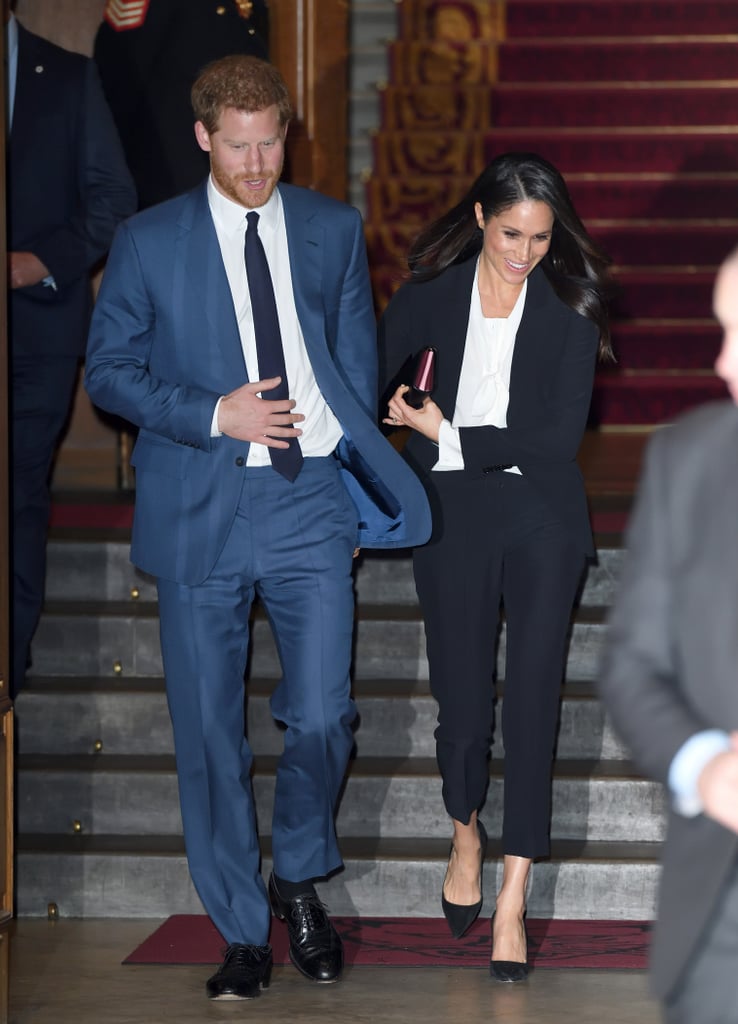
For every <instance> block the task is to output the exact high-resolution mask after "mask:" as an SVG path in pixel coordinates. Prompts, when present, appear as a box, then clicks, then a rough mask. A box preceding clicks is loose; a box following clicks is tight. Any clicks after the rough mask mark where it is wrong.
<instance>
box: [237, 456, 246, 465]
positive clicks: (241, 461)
mask: <svg viewBox="0 0 738 1024" xmlns="http://www.w3.org/2000/svg"><path fill="white" fill-rule="evenodd" d="M245 462H246V459H244V457H243V455H239V456H238V458H237V459H236V465H237V466H243V464H244V463H245Z"/></svg>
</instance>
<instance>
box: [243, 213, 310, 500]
mask: <svg viewBox="0 0 738 1024" xmlns="http://www.w3.org/2000/svg"><path fill="white" fill-rule="evenodd" d="M246 221H247V223H248V229H247V231H246V242H245V245H244V254H245V258H246V276H247V278H248V285H249V295H250V296H251V311H252V315H253V318H254V335H255V338H256V355H257V358H258V360H259V377H260V379H261V380H266V378H267V377H281V378H282V382H281V384H279V386H278V387H276V388H273V389H272V390H271V391H264V392H263V394H262V398H264V399H266V400H267V401H269V400H270V399H271V400H274V399H279V398H289V387H288V384H287V371H286V369H285V365H284V350H283V349H282V335H281V334H280V332H279V317H278V316H277V303H276V300H275V298H274V287H273V286H272V276H271V274H270V273H269V264H268V263H267V258H266V253H265V252H264V246H263V245H262V244H261V239H260V238H259V230H258V224H259V214H258V213H257V212H256V211H255V210H252V211H251V212H250V213H247V214H246ZM283 440H287V441H289V445H290V446H289V448H270V449H269V455H270V458H271V460H272V466H274V468H275V469H276V470H277V472H278V473H281V474H282V476H283V477H285V478H286V479H287V480H290V481H292V480H294V479H295V477H296V476H297V474H298V473H299V472H300V469H301V468H302V452H301V451H300V445H299V443H298V440H297V438H296V437H291V438H283Z"/></svg>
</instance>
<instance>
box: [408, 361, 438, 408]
mask: <svg viewBox="0 0 738 1024" xmlns="http://www.w3.org/2000/svg"><path fill="white" fill-rule="evenodd" d="M435 373H436V350H435V349H434V348H424V349H423V350H422V351H421V352H420V354H419V355H418V360H417V363H416V365H415V373H414V374H413V382H412V384H411V385H410V390H409V391H406V392H405V394H404V395H403V396H402V397H403V398H404V399H405V401H406V402H407V404H408V405H409V406H410V407H411V408H413V409H419V408H420V407H421V406H422V404H423V401H424V399H425V398H427V396H428V395H430V393H431V392H432V391H433V387H434V384H435Z"/></svg>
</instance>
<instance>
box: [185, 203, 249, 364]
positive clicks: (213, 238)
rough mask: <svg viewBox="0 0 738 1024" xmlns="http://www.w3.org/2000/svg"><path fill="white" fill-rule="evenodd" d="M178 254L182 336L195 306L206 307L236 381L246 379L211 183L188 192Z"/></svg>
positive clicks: (187, 330)
mask: <svg viewBox="0 0 738 1024" xmlns="http://www.w3.org/2000/svg"><path fill="white" fill-rule="evenodd" d="M177 232H178V233H177V240H176V247H177V254H176V256H175V260H176V261H177V262H176V263H175V266H179V267H180V268H181V269H180V270H179V274H181V280H180V281H179V282H178V285H177V292H178V293H179V295H180V301H179V302H178V303H177V306H178V312H179V315H180V316H181V317H182V324H181V327H182V330H183V333H182V335H181V336H182V337H187V336H188V335H189V334H191V332H192V325H191V323H190V322H189V320H190V317H191V316H192V314H193V309H194V310H198V311H199V310H202V311H204V313H205V317H206V318H207V322H208V328H209V332H210V335H211V337H213V338H214V339H215V342H216V344H217V345H218V346H219V348H220V350H221V352H222V354H223V358H224V359H225V361H226V365H227V367H228V373H229V375H230V376H231V378H232V379H233V380H234V381H242V380H243V381H245V380H246V379H247V376H246V363H245V360H244V358H243V349H242V348H241V338H240V335H239V333H238V323H237V321H236V314H235V311H234V308H233V297H232V295H231V289H230V286H229V284H228V277H227V275H226V272H225V267H224V265H223V258H222V256H221V253H220V246H219V244H218V236H217V234H216V232H215V225H214V224H213V218H212V217H211V215H210V208H209V206H208V200H207V186H206V184H203V185H201V186H198V188H196V189H195V190H194V191H192V192H190V193H189V195H188V196H187V200H186V203H185V206H184V208H183V210H182V213H181V215H180V217H179V220H178V222H177Z"/></svg>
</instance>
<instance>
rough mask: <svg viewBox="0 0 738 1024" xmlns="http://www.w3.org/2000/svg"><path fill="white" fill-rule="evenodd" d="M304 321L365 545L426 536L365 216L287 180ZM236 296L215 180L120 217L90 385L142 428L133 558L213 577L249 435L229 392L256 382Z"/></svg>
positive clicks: (425, 512)
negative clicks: (339, 432) (217, 420)
mask: <svg viewBox="0 0 738 1024" xmlns="http://www.w3.org/2000/svg"><path fill="white" fill-rule="evenodd" d="M279 191H280V195H281V197H282V201H283V204H284V213H285V223H286V228H287V238H288V245H289V255H290V266H291V272H292V282H293V287H294V294H295V305H296V308H297V313H298V317H299V320H300V325H301V328H302V332H303V335H304V338H305V344H306V347H307V351H308V354H309V357H310V361H311V364H312V367H313V370H314V373H315V376H316V380H317V383H318V386H319V388H320V390H321V392H322V394H323V396H324V397H325V399H326V401H327V403H328V405H329V406H330V408H331V410H332V411H333V413H334V414H335V415H336V417H337V419H338V420H339V422H340V424H341V426H342V428H343V432H344V437H343V439H342V441H341V442H340V444H339V456H340V458H341V462H342V464H343V465H344V467H345V468H344V480H345V483H346V486H347V488H348V489H349V492H350V494H351V496H352V498H353V499H354V501H355V504H356V506H357V509H358V511H359V517H360V527H359V535H358V537H357V544H359V545H361V546H363V547H405V546H410V545H415V544H420V543H423V542H424V541H425V540H426V539H427V537H428V534H429V532H430V513H429V509H428V506H427V501H426V498H425V494H424V491H423V489H422V487H421V486H420V484H419V482H418V480H417V479H416V477H415V475H414V474H413V473H412V472H411V471H410V470H409V468H408V467H407V466H406V465H405V463H404V461H403V460H402V458H401V457H400V456H399V455H398V454H397V452H396V451H395V450H394V449H393V448H392V446H391V445H390V444H389V442H388V441H387V440H386V439H385V438H384V437H383V436H382V434H381V432H380V431H379V429H378V427H377V426H376V423H375V409H376V388H377V381H376V358H377V357H376V324H375V319H374V313H373V308H372V301H371V292H370V288H369V276H368V269H367V263H366V248H365V244H364V236H363V230H362V224H361V218H360V217H359V214H358V213H357V211H356V210H354V209H352V208H351V207H349V206H346V205H344V204H343V203H338V202H336V201H335V200H333V199H329V198H327V197H325V196H322V195H320V194H319V193H316V192H312V191H309V190H307V189H299V188H294V187H292V186H288V185H280V186H279ZM247 379H248V378H247V373H246V366H245V362H244V358H243V353H242V350H241V343H240V338H239V333H238V327H237V323H236V317H235V314H234V310H233V300H232V298H231V293H230V289H229V285H228V280H227V277H226V273H225V269H224V266H223V261H222V258H221V254H220V249H219V246H218V240H217V236H216V233H215V228H214V225H213V222H212V218H211V216H210V210H209V207H208V202H207V191H206V188H205V186H204V185H202V186H200V187H198V188H197V189H195V190H194V191H192V192H189V193H187V194H186V195H184V196H179V197H177V198H176V199H173V200H170V201H169V202H166V203H162V204H161V205H159V206H155V207H152V208H151V209H149V210H146V211H144V212H142V213H140V214H138V215H137V216H135V217H133V218H131V219H130V220H129V221H127V222H125V223H124V224H123V225H121V227H120V229H119V230H118V232H117V234H116V238H115V240H114V243H113V246H112V249H111V252H110V256H109V258H108V264H107V269H106V272H105V275H104V278H103V282H102V286H101V289H100V293H99V296H98V300H97V303H96V307H95V311H94V315H93V320H92V328H91V332H90V338H89V344H88V353H87V369H86V378H85V383H86V387H87V390H88V392H89V394H90V396H91V398H92V400H93V401H94V402H95V403H97V404H98V405H99V406H101V407H102V408H103V409H106V410H108V411H109V412H112V413H115V414H117V415H119V416H123V417H124V418H125V419H127V420H129V421H130V422H132V423H134V424H136V425H137V426H139V427H140V428H141V429H140V433H139V437H138V440H137V443H136V447H135V450H134V455H133V460H132V461H133V464H134V466H135V468H136V513H135V519H134V529H133V542H132V549H131V557H132V559H133V561H134V562H135V563H136V564H137V565H139V566H140V568H142V569H144V570H145V571H146V572H149V573H152V574H153V575H155V576H161V577H164V578H166V579H172V580H176V581H178V582H180V583H185V584H190V585H192V584H195V583H199V582H202V580H204V579H205V578H207V576H208V574H209V573H210V571H211V569H212V567H213V565H214V563H215V560H216V559H217V557H218V554H219V553H220V550H221V548H222V546H223V543H224V542H225V539H226V536H227V534H228V531H229V529H230V526H231V523H232V521H233V517H234V515H235V512H236V506H237V503H238V499H239V495H240V492H241V482H242V480H241V474H242V473H243V472H244V468H243V466H244V462H245V459H246V456H247V454H248V448H249V445H248V443H247V442H243V441H237V440H235V439H233V438H230V437H225V436H223V437H218V438H212V437H211V436H210V425H211V420H212V415H213V410H214V408H215V404H216V401H217V400H218V398H219V397H220V396H221V395H224V394H227V393H228V392H230V391H232V390H233V389H234V388H236V387H238V386H240V385H241V384H243V383H245V382H246V381H247Z"/></svg>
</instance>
